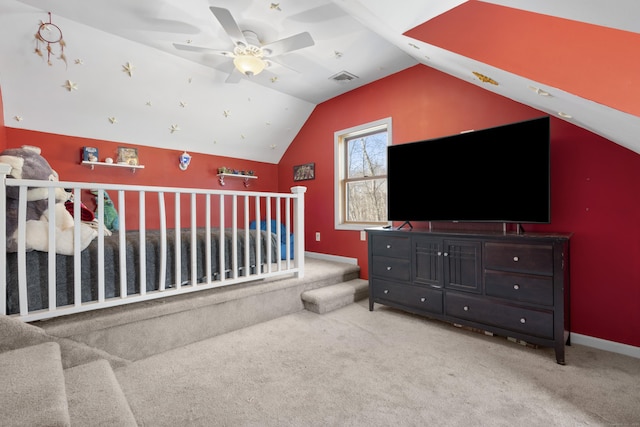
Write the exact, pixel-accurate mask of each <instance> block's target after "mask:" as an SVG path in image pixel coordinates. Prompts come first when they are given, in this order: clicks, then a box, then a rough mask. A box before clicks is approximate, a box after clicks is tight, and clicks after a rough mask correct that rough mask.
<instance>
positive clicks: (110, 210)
mask: <svg viewBox="0 0 640 427" xmlns="http://www.w3.org/2000/svg"><path fill="white" fill-rule="evenodd" d="M91 194H93V195H94V196H97V195H98V190H91ZM102 194H104V226H105V227H106V228H107V230H109V231H118V228H119V226H120V220H119V219H118V211H117V210H116V207H115V206H114V205H113V200H111V197H109V193H107V192H106V191H103V192H102ZM94 213H95V216H96V218H101V217H102V216H103V215H100V212H98V199H97V198H96V210H95V212H94Z"/></svg>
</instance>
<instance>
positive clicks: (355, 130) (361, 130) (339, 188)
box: [333, 117, 393, 230]
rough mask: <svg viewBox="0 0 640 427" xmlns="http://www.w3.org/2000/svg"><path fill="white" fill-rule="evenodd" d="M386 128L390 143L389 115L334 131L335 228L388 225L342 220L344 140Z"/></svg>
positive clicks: (349, 228)
mask: <svg viewBox="0 0 640 427" xmlns="http://www.w3.org/2000/svg"><path fill="white" fill-rule="evenodd" d="M376 128H379V129H384V128H386V131H387V145H391V143H392V141H393V137H392V132H391V117H387V118H384V119H380V120H376V121H373V122H369V123H365V124H363V125H358V126H354V127H351V128H348V129H343V130H339V131H336V132H334V134H333V140H334V144H333V147H334V152H333V158H334V184H335V185H334V202H333V206H334V225H335V229H336V230H364V229H365V228H371V227H377V226H380V225H390V224H391V222H385V223H375V224H374V223H355V222H349V223H345V222H344V218H343V215H344V203H345V202H344V185H343V182H342V181H343V179H344V173H345V169H346V168H345V161H346V159H345V152H346V150H345V149H344V142H345V140H347V139H348V138H353V137H356V136H358V135H361V134H367V133H371V132H372V131H375V130H377V129H376Z"/></svg>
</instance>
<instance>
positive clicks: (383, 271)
mask: <svg viewBox="0 0 640 427" xmlns="http://www.w3.org/2000/svg"><path fill="white" fill-rule="evenodd" d="M371 270H372V271H373V275H374V276H380V277H385V278H387V279H395V280H401V281H405V282H408V281H409V278H410V277H411V261H409V260H408V259H400V258H389V257H383V256H374V257H373V265H372V266H371Z"/></svg>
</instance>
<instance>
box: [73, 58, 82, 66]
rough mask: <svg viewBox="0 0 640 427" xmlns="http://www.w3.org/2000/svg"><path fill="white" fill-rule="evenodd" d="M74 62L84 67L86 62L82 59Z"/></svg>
mask: <svg viewBox="0 0 640 427" xmlns="http://www.w3.org/2000/svg"><path fill="white" fill-rule="evenodd" d="M74 62H75V63H76V65H84V61H83V60H82V59H76V60H75V61H74Z"/></svg>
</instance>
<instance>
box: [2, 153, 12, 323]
mask: <svg viewBox="0 0 640 427" xmlns="http://www.w3.org/2000/svg"><path fill="white" fill-rule="evenodd" d="M9 172H11V166H9V165H7V164H5V163H0V259H1V260H6V259H7V206H6V203H7V175H8V174H9ZM6 310H7V275H6V274H5V273H2V274H0V315H5V314H7V313H6Z"/></svg>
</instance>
